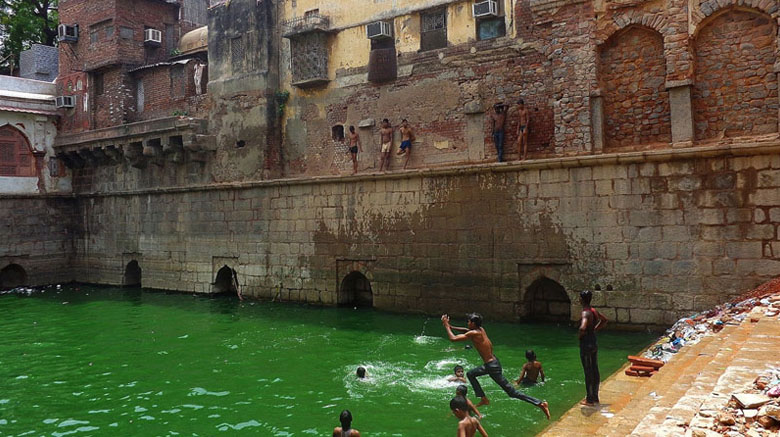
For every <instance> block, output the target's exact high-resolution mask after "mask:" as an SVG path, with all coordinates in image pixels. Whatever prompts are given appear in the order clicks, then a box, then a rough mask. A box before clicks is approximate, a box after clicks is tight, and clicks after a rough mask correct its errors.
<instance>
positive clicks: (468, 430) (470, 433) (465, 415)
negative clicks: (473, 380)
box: [450, 396, 488, 437]
mask: <svg viewBox="0 0 780 437" xmlns="http://www.w3.org/2000/svg"><path fill="white" fill-rule="evenodd" d="M450 409H451V410H452V414H454V415H455V417H457V418H458V437H474V436H475V435H476V434H477V431H479V433H480V434H482V436H483V437H487V435H488V434H487V431H485V428H483V427H482V424H481V423H479V420H477V419H476V418H474V417H471V416H470V415H469V411H468V409H469V407H468V405H467V404H466V400H465V399H464V398H462V397H460V396H456V397H454V398H452V400H451V401H450Z"/></svg>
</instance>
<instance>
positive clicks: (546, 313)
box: [525, 276, 571, 322]
mask: <svg viewBox="0 0 780 437" xmlns="http://www.w3.org/2000/svg"><path fill="white" fill-rule="evenodd" d="M525 301H526V305H527V307H528V318H530V319H533V320H540V321H548V322H568V321H569V320H570V319H571V300H569V296H568V295H567V294H566V289H565V288H563V286H562V285H561V284H559V283H557V282H555V281H553V280H552V279H549V278H547V277H545V276H542V277H540V278H538V279H537V280H535V281H534V282H532V283H531V285H529V286H528V289H527V290H526V293H525Z"/></svg>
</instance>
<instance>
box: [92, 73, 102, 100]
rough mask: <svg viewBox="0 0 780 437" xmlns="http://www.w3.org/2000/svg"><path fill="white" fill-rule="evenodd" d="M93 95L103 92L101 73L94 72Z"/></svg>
mask: <svg viewBox="0 0 780 437" xmlns="http://www.w3.org/2000/svg"><path fill="white" fill-rule="evenodd" d="M94 77H95V83H94V85H95V95H97V96H99V95H102V94H103V73H95V76H94Z"/></svg>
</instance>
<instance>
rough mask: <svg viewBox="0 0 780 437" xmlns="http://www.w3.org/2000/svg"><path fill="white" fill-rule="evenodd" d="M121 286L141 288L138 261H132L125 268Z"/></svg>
mask: <svg viewBox="0 0 780 437" xmlns="http://www.w3.org/2000/svg"><path fill="white" fill-rule="evenodd" d="M122 285H123V286H125V287H140V286H141V266H139V265H138V261H136V260H132V261H130V262H129V263H127V266H125V275H124V277H122Z"/></svg>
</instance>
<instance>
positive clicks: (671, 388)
mask: <svg viewBox="0 0 780 437" xmlns="http://www.w3.org/2000/svg"><path fill="white" fill-rule="evenodd" d="M762 313H763V309H762V308H760V307H759V308H756V309H754V313H752V314H751V316H757V317H759V318H760V320H759V322H758V323H751V322H750V321H749V319H750V317H748V318H747V319H746V320H745V321H744V322H742V323H741V324H740V325H736V326H735V325H728V326H726V327H725V328H724V329H723V330H722V331H721V332H719V333H717V334H715V335H711V336H708V337H704V338H703V339H702V340H701V341H700V342H699V343H697V344H695V345H692V346H688V347H684V348H683V349H682V350H681V351H680V352H679V353H678V354H677V355H676V356H675V357H674V359H672V360H671V361H670V362H669V363H668V364H667V365H665V366H664V367H662V368H661V369H660V370H659V372H658V373H657V374H656V375H654V376H653V377H651V378H634V377H628V376H625V375H624V374H623V370H621V371H620V372H619V373H618V374H616V375H613V376H612V377H610V378H609V379H608V380H607V381H605V382H603V383H602V388H601V391H600V397H601V400H602V402H603V404H602V406H601V408H600V409H595V408H585V407H579V406H577V407H574V408H572V409H571V410H569V411H568V412H567V413H566V414H565V415H564V416H563V417H562V418H561V419H560V420H559V421H558V422H557V423H555V424H553V425H551V426H550V427H548V428H547V429H546V430H545V431H544V432H543V433H541V434H540V435H544V436H569V435H591V434H592V435H604V436H614V437H624V436H628V435H631V436H635V437H651V436H652V437H668V436H686V435H690V433H691V431H690V428H691V427H696V426H700V427H702V428H707V427H708V424H709V423H711V421H712V420H714V419H713V418H714V417H715V416H717V412H718V411H719V410H720V409H721V408H722V407H723V406H724V405H725V404H726V403H728V401H729V399H730V397H731V394H732V393H733V392H734V391H735V390H739V389H740V387H746V386H749V384H750V383H751V382H752V380H753V379H754V378H755V377H756V376H757V375H758V374H760V373H762V372H763V371H764V370H765V369H766V368H767V367H768V366H774V367H778V366H780V341H779V340H778V338H780V320H778V318H777V317H774V318H767V317H761V316H762ZM626 367H628V366H626ZM703 410H711V411H710V413H705V414H703V415H699V414H698V413H699V411H703ZM688 425H690V426H688Z"/></svg>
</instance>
